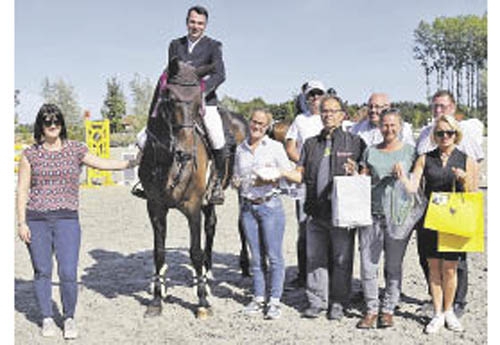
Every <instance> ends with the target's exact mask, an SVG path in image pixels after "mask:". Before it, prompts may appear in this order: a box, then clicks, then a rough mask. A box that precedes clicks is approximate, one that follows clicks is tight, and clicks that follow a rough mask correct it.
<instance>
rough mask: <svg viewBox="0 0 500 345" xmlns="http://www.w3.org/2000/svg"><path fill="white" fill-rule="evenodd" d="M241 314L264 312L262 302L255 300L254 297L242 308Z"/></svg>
mask: <svg viewBox="0 0 500 345" xmlns="http://www.w3.org/2000/svg"><path fill="white" fill-rule="evenodd" d="M242 312H243V314H246V315H255V314H259V313H262V312H264V302H263V301H262V302H261V301H257V300H255V299H253V300H252V302H250V303H248V304H247V305H246V306H245V307H244V308H243V310H242Z"/></svg>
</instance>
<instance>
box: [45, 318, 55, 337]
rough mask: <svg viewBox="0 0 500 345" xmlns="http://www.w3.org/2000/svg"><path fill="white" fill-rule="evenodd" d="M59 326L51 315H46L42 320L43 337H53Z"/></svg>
mask: <svg viewBox="0 0 500 345" xmlns="http://www.w3.org/2000/svg"><path fill="white" fill-rule="evenodd" d="M56 331H57V327H56V324H55V322H54V320H53V319H52V318H51V317H46V318H45V319H43V322H42V337H53V336H54V335H56Z"/></svg>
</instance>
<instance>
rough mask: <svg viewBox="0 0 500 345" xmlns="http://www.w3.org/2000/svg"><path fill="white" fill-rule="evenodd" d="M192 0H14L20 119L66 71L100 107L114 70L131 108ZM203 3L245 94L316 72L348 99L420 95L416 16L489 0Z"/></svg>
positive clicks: (240, 95) (468, 8)
mask: <svg viewBox="0 0 500 345" xmlns="http://www.w3.org/2000/svg"><path fill="white" fill-rule="evenodd" d="M194 4H196V3H194V2H192V1H165V0H144V1H135V0H134V1H132V0H106V1H104V0H86V1H68V0H44V1H40V0H17V1H15V88H16V89H19V90H20V91H21V93H20V102H21V104H20V106H19V107H18V109H17V110H18V113H19V115H20V122H21V123H26V122H33V120H34V118H35V115H36V111H37V110H38V108H39V107H40V105H41V104H42V103H43V99H42V98H41V96H40V93H41V89H42V82H43V80H44V79H45V78H49V80H50V81H51V82H55V81H57V80H58V79H62V80H64V81H65V82H67V83H69V84H70V85H72V86H73V87H74V89H75V92H76V95H77V100H78V102H79V105H80V106H81V107H82V109H84V110H89V111H90V112H91V115H92V118H100V117H101V112H100V110H101V107H102V104H103V101H104V98H105V95H106V81H107V80H109V79H110V78H112V77H116V78H117V79H118V81H119V82H120V83H121V85H122V89H123V91H124V92H125V95H126V96H127V100H128V107H129V109H131V108H132V101H131V93H130V88H129V82H130V81H131V80H132V79H133V77H134V74H135V73H137V74H139V75H140V76H141V77H143V78H149V79H150V80H152V81H154V82H155V81H156V80H157V78H158V76H159V74H160V72H161V71H162V69H163V68H164V66H165V62H166V50H167V47H168V44H169V42H170V41H171V40H172V39H174V38H177V37H180V36H183V35H185V34H186V25H185V17H186V11H187V9H188V8H189V7H190V6H192V5H194ZM198 4H200V5H203V6H206V7H207V9H208V11H209V21H208V27H207V31H206V34H207V35H208V36H211V37H213V38H216V39H218V40H220V41H222V42H223V55H224V62H225V66H226V82H225V83H224V84H222V85H221V86H220V87H219V89H218V94H219V96H220V97H222V96H224V95H228V96H230V97H234V98H237V99H239V100H242V101H248V100H251V99H252V98H255V97H261V98H263V99H264V100H265V101H266V102H270V103H279V102H284V101H287V100H288V99H290V98H291V97H292V96H293V95H294V94H296V93H297V92H298V90H299V88H300V85H302V84H303V83H304V82H305V81H307V80H311V79H319V80H321V81H323V83H324V84H325V85H326V86H327V87H334V88H335V89H336V90H337V92H338V93H339V94H340V96H341V97H342V98H343V99H345V100H347V101H348V102H349V103H363V102H365V101H366V100H367V98H368V96H369V94H370V93H371V92H374V91H384V92H387V93H388V94H389V95H390V97H391V99H392V100H394V101H404V100H407V101H416V102H425V79H424V73H423V69H422V68H421V67H420V66H419V63H418V61H416V60H414V59H413V53H412V48H413V31H414V30H415V28H416V27H417V25H418V23H419V21H421V20H425V21H427V22H432V21H433V20H434V19H435V18H436V17H439V16H457V15H466V14H476V15H483V14H484V13H485V12H486V10H487V1H486V0H420V1H401V0H376V1H373V0H372V1H370V0H351V1H332V0H330V1H328V0H308V1H284V0H277V1H262V0H254V1H234V0H217V1H198Z"/></svg>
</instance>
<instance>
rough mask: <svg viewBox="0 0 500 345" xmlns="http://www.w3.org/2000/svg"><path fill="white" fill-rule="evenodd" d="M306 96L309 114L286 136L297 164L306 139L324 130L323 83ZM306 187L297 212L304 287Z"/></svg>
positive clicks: (290, 155) (301, 189) (300, 282)
mask: <svg viewBox="0 0 500 345" xmlns="http://www.w3.org/2000/svg"><path fill="white" fill-rule="evenodd" d="M304 85H306V88H305V91H304V94H305V95H306V100H307V105H308V107H309V112H306V113H302V114H299V115H297V116H296V117H295V119H294V121H293V122H292V124H291V125H290V128H289V129H288V132H287V134H286V136H285V140H286V144H285V145H286V152H287V154H288V158H289V159H290V160H291V161H292V162H294V163H296V162H298V161H299V158H300V152H301V150H302V145H303V144H304V142H305V141H306V139H308V138H310V137H313V136H315V135H317V134H319V132H321V130H322V129H323V123H322V122H321V116H320V113H319V103H320V98H321V96H323V95H324V94H325V91H326V90H325V86H324V85H323V83H322V82H321V81H318V80H311V81H309V82H307V83H306V84H304ZM304 199H305V185H304V184H300V185H299V186H298V192H297V198H296V201H295V211H296V216H297V222H298V239H297V266H298V270H299V272H298V275H297V278H296V279H295V280H294V285H297V286H299V287H304V286H305V283H306V277H307V273H306V214H305V213H304Z"/></svg>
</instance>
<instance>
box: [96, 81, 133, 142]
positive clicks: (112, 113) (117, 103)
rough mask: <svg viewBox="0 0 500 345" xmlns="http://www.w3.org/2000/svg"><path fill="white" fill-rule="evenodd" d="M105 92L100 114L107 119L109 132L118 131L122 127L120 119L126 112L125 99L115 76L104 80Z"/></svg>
mask: <svg viewBox="0 0 500 345" xmlns="http://www.w3.org/2000/svg"><path fill="white" fill-rule="evenodd" d="M106 84H107V89H108V91H107V94H106V99H105V100H104V105H103V107H102V108H101V114H102V116H103V117H104V118H105V119H108V120H109V130H110V132H111V133H116V132H119V131H121V130H122V129H123V125H122V119H123V117H124V116H125V114H126V106H127V104H126V101H125V96H124V94H123V91H122V89H121V86H120V84H119V83H118V81H117V79H116V77H112V78H111V79H110V80H109V79H108V81H107V82H106Z"/></svg>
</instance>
